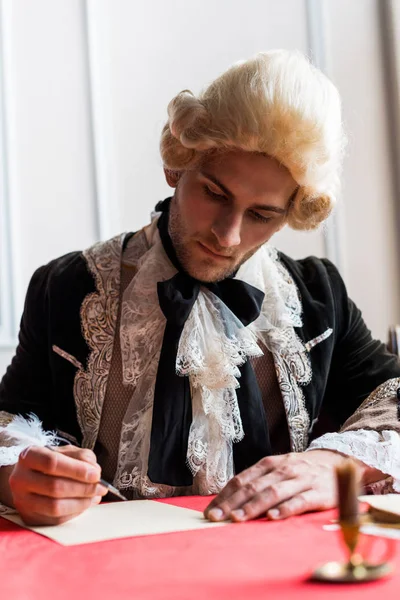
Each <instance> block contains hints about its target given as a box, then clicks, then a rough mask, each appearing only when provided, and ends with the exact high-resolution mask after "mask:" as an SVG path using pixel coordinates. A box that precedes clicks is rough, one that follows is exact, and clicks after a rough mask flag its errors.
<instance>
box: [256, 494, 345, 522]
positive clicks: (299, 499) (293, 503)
mask: <svg viewBox="0 0 400 600" xmlns="http://www.w3.org/2000/svg"><path fill="white" fill-rule="evenodd" d="M334 506H335V500H334V498H333V497H332V498H328V497H327V496H326V495H325V494H321V492H317V491H315V490H306V491H304V492H300V493H299V494H296V495H295V496H293V497H292V498H290V499H289V500H286V501H285V502H282V503H281V504H278V505H277V506H275V507H274V508H273V509H271V510H268V512H267V517H268V518H270V519H273V520H277V519H287V518H288V517H293V516H294V515H301V514H303V513H305V512H309V511H312V510H327V509H328V508H333V507H334Z"/></svg>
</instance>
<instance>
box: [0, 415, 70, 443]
mask: <svg viewBox="0 0 400 600" xmlns="http://www.w3.org/2000/svg"><path fill="white" fill-rule="evenodd" d="M0 435H5V436H6V438H8V439H9V440H10V441H12V442H14V443H16V444H17V445H18V446H26V447H27V446H57V445H58V436H57V434H56V433H55V432H54V431H44V430H43V427H42V422H41V420H40V419H39V417H37V416H36V415H34V414H33V413H30V414H29V415H28V416H27V418H26V419H25V418H24V417H23V416H21V415H15V417H14V418H13V420H12V421H10V423H8V425H6V426H5V427H0Z"/></svg>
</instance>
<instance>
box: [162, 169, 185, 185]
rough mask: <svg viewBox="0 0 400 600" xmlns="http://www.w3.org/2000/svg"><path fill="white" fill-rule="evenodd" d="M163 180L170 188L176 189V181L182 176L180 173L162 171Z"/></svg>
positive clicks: (170, 170) (167, 170)
mask: <svg viewBox="0 0 400 600" xmlns="http://www.w3.org/2000/svg"><path fill="white" fill-rule="evenodd" d="M164 175H165V179H166V181H167V183H168V185H169V186H170V187H172V188H176V186H177V185H178V181H179V180H180V178H181V176H182V171H173V170H172V169H164Z"/></svg>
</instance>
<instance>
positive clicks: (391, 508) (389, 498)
mask: <svg viewBox="0 0 400 600" xmlns="http://www.w3.org/2000/svg"><path fill="white" fill-rule="evenodd" d="M359 500H361V502H366V503H367V504H369V505H370V506H372V508H377V509H379V510H384V511H386V512H388V513H391V514H393V515H399V516H400V494H382V495H379V494H377V495H376V496H374V495H371V496H359Z"/></svg>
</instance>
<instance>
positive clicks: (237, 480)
mask: <svg viewBox="0 0 400 600" xmlns="http://www.w3.org/2000/svg"><path fill="white" fill-rule="evenodd" d="M276 458H278V457H276V456H266V457H265V458H262V459H261V460H259V461H258V463H256V464H255V465H253V466H252V467H250V468H249V469H246V470H245V471H242V472H241V473H239V474H238V475H235V477H233V479H231V480H230V481H229V482H228V483H227V484H226V486H225V487H224V489H223V490H222V491H221V492H220V493H219V494H218V496H216V497H215V498H214V499H213V500H212V501H211V502H210V504H209V505H208V506H207V508H206V509H205V510H204V516H205V517H206V518H208V514H209V511H210V510H211V509H213V508H214V507H216V506H218V508H219V506H220V505H221V504H222V503H223V502H224V501H225V500H227V499H228V498H230V497H231V496H233V494H235V493H236V492H238V491H239V490H240V489H241V488H242V487H243V486H245V485H247V484H249V483H251V482H252V481H254V480H255V479H257V478H259V477H261V476H262V475H265V474H266V473H269V472H270V471H272V469H273V468H274V466H275V465H276V460H274V459H276Z"/></svg>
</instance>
